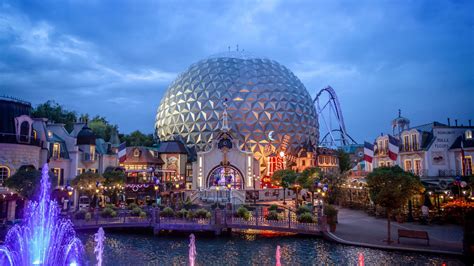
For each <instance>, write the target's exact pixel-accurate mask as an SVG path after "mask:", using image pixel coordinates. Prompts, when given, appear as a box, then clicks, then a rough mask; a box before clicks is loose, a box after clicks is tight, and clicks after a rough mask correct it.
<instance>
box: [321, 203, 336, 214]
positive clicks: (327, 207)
mask: <svg viewBox="0 0 474 266" xmlns="http://www.w3.org/2000/svg"><path fill="white" fill-rule="evenodd" d="M337 213H338V210H337V209H336V208H335V207H334V206H332V205H330V204H326V205H325V206H324V214H325V215H326V216H327V217H336V216H337Z"/></svg>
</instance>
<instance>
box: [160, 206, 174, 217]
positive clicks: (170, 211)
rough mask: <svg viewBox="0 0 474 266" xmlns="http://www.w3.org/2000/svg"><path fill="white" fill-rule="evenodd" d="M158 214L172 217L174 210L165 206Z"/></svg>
mask: <svg viewBox="0 0 474 266" xmlns="http://www.w3.org/2000/svg"><path fill="white" fill-rule="evenodd" d="M160 216H161V217H173V216H174V211H173V209H171V208H170V207H166V208H164V209H163V210H162V211H161V212H160Z"/></svg>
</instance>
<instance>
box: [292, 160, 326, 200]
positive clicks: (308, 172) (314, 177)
mask: <svg viewBox="0 0 474 266" xmlns="http://www.w3.org/2000/svg"><path fill="white" fill-rule="evenodd" d="M320 180H321V175H320V170H319V168H317V167H310V168H306V169H305V170H303V172H301V174H299V175H298V177H297V179H296V183H298V184H300V185H301V187H302V188H306V189H308V190H309V191H311V205H313V207H314V189H315V183H316V182H318V181H320Z"/></svg>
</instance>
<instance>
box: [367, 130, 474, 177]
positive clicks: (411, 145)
mask: <svg viewBox="0 0 474 266" xmlns="http://www.w3.org/2000/svg"><path fill="white" fill-rule="evenodd" d="M473 129H474V127H472V126H467V127H466V126H449V125H444V124H441V123H438V122H433V123H430V124H427V125H422V126H418V127H413V128H409V129H406V130H403V131H401V132H400V134H399V135H398V136H395V137H396V138H398V139H399V144H400V146H399V147H400V152H399V154H398V156H397V160H396V161H392V160H391V159H390V158H389V157H388V135H382V136H379V137H377V139H376V142H375V144H376V146H377V148H376V152H375V156H374V162H373V165H374V168H376V167H381V166H391V165H398V166H400V167H401V168H403V169H404V170H405V171H409V172H413V173H414V174H416V175H418V176H420V177H422V178H445V177H446V178H451V177H455V176H462V175H465V174H467V173H464V172H463V163H462V155H461V148H460V146H459V145H460V143H461V142H462V143H463V145H464V149H463V150H464V155H465V159H466V161H465V164H464V166H465V167H466V168H467V170H468V171H469V170H471V171H472V167H473V165H472V157H473V155H474V147H472V146H470V143H472V134H470V133H469V132H472V131H473Z"/></svg>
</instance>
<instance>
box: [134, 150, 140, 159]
mask: <svg viewBox="0 0 474 266" xmlns="http://www.w3.org/2000/svg"><path fill="white" fill-rule="evenodd" d="M133 156H134V157H140V150H139V149H135V150H134V151H133Z"/></svg>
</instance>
